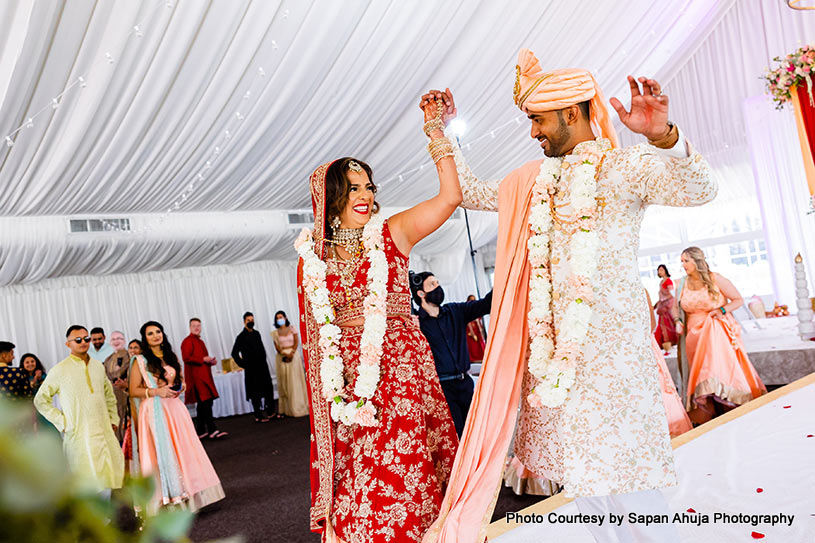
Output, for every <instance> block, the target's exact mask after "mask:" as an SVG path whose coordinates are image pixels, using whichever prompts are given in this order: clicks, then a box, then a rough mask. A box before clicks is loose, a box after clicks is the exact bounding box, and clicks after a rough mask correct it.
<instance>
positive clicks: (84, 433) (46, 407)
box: [34, 325, 124, 496]
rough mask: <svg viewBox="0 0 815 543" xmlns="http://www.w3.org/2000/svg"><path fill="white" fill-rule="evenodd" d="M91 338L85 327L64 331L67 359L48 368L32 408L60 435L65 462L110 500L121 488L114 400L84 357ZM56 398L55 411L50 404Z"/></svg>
mask: <svg viewBox="0 0 815 543" xmlns="http://www.w3.org/2000/svg"><path fill="white" fill-rule="evenodd" d="M90 341H91V338H90V336H89V335H88V329H87V328H85V327H84V326H79V325H73V326H71V327H70V328H68V332H67V333H66V341H65V346H66V347H68V350H69V351H70V355H69V356H68V358H66V359H65V360H63V361H62V362H60V363H59V364H57V365H56V366H54V367H53V368H51V371H49V372H48V376H47V377H46V378H45V381H43V383H42V385H41V386H40V390H39V391H38V392H37V395H36V396H35V397H34V406H35V407H36V408H37V411H39V412H40V413H41V414H42V415H43V416H44V417H45V418H46V419H48V421H49V422H50V423H51V424H53V425H54V427H56V429H57V430H59V431H60V432H64V437H63V449H64V450H65V455H66V456H67V458H68V464H69V466H70V467H71V469H72V471H74V472H75V473H76V474H77V475H78V476H79V477H80V478H81V479H82V480H83V482H85V483H86V484H88V485H89V486H91V487H94V488H95V489H96V490H101V491H102V492H103V493H105V494H107V495H108V496H109V494H110V489H115V488H121V486H122V479H123V477H124V455H123V454H122V449H121V447H120V446H119V442H118V441H117V439H116V434H115V431H116V429H117V425H118V423H119V412H118V410H117V409H116V397H115V396H114V394H113V387H112V386H111V384H110V381H109V380H108V377H107V374H106V373H105V367H104V366H103V365H102V363H101V362H99V361H98V360H96V359H94V358H92V357H91V356H90V355H89V354H88V350H89V347H90ZM57 394H59V405H60V408H59V409H58V408H56V407H55V406H54V396H56V395H57Z"/></svg>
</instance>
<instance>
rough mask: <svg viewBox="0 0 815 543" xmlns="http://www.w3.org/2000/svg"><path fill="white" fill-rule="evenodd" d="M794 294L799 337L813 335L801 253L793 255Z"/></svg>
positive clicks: (814, 333) (810, 302)
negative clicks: (796, 300)
mask: <svg viewBox="0 0 815 543" xmlns="http://www.w3.org/2000/svg"><path fill="white" fill-rule="evenodd" d="M795 294H796V297H797V299H798V333H799V334H801V339H810V338H813V337H815V323H813V322H812V315H813V312H812V301H811V300H810V299H809V290H808V289H807V274H806V270H804V259H803V258H801V253H798V255H797V256H796V257H795Z"/></svg>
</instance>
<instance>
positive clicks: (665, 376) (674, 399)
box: [643, 289, 693, 437]
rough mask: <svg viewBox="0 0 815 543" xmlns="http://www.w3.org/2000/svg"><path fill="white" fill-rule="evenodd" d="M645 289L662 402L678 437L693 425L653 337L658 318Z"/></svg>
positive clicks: (671, 427)
mask: <svg viewBox="0 0 815 543" xmlns="http://www.w3.org/2000/svg"><path fill="white" fill-rule="evenodd" d="M643 290H644V291H645V299H646V301H647V305H648V316H649V318H650V320H651V334H652V337H651V352H652V353H653V354H654V362H656V365H657V369H658V370H659V388H660V391H661V392H662V403H663V404H664V405H665V416H666V418H667V419H668V432H669V433H670V434H671V437H676V436H678V435H681V434H684V433H685V432H687V431H688V430H690V429H692V428H693V425H692V424H691V422H690V419H689V418H688V413H687V412H686V411H685V406H684V405H683V403H682V398H681V397H680V396H679V393H678V392H677V391H676V385H675V384H674V380H673V377H671V372H670V371H668V364H666V363H665V356H664V355H663V354H662V351H660V350H659V345H658V344H657V340H656V338H655V337H653V332H654V329H655V328H656V327H657V319H656V317H655V316H654V310H653V305H652V304H651V295H650V294H648V291H647V290H645V289H643Z"/></svg>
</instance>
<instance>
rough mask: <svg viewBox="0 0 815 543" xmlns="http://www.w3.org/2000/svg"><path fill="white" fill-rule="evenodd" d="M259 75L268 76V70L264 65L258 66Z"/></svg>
mask: <svg viewBox="0 0 815 543" xmlns="http://www.w3.org/2000/svg"><path fill="white" fill-rule="evenodd" d="M258 75H259V76H260V77H266V70H264V69H263V68H262V67H261V68H258Z"/></svg>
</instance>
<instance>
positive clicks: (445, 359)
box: [410, 272, 492, 437]
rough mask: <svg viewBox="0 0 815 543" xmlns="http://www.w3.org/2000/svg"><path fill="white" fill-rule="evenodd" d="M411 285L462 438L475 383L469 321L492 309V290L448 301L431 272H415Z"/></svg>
mask: <svg viewBox="0 0 815 543" xmlns="http://www.w3.org/2000/svg"><path fill="white" fill-rule="evenodd" d="M410 287H411V291H412V293H413V301H414V302H415V303H416V305H418V306H419V326H420V327H421V330H422V333H423V334H424V336H425V337H426V338H427V342H428V343H429V344H430V349H431V350H432V351H433V359H434V360H435V362H436V372H437V373H438V374H439V381H441V389H442V391H443V392H444V398H445V399H446V400H447V405H448V406H449V407H450V414H451V415H452V416H453V424H455V427H456V433H457V434H458V435H459V437H461V432H463V431H464V421H466V420H467V413H468V412H469V411H470V403H472V401H473V386H474V383H473V378H472V377H470V374H469V371H470V355H469V352H468V350H467V329H468V326H469V323H470V322H472V321H474V320H475V319H480V318H481V317H483V316H484V315H486V314H488V313H489V312H490V306H491V305H492V292H490V293H489V294H487V295H486V296H485V297H484V298H482V299H481V300H473V301H470V302H463V303H448V304H445V303H444V289H443V288H442V286H441V285H440V284H439V281H438V280H437V279H436V277H435V276H434V275H433V274H432V273H431V272H421V273H416V274H412V275H411V277H410Z"/></svg>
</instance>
